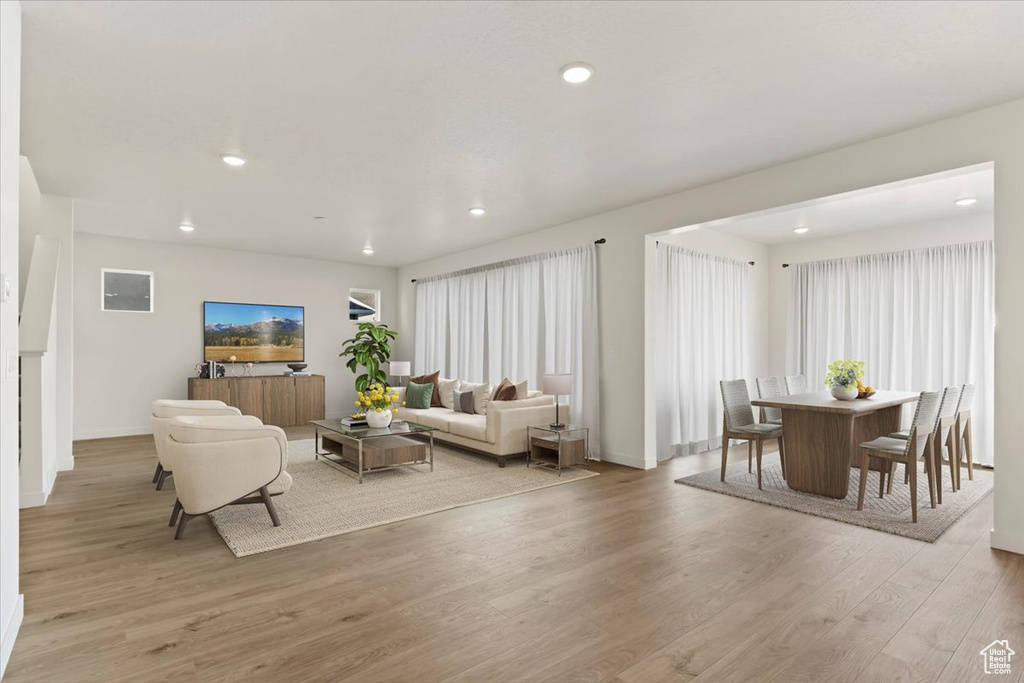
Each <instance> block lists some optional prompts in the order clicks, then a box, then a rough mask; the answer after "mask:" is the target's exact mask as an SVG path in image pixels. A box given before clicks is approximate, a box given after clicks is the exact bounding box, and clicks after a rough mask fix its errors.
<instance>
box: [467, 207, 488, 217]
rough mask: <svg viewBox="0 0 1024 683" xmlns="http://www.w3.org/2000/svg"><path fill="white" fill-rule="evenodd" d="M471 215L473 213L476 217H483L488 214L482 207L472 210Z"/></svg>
mask: <svg viewBox="0 0 1024 683" xmlns="http://www.w3.org/2000/svg"><path fill="white" fill-rule="evenodd" d="M469 213H471V214H472V215H474V216H483V215H484V214H485V213H487V209H485V208H484V207H482V206H474V207H471V208H470V210H469Z"/></svg>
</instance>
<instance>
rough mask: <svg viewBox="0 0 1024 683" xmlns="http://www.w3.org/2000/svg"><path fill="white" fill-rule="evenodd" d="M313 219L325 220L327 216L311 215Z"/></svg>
mask: <svg viewBox="0 0 1024 683" xmlns="http://www.w3.org/2000/svg"><path fill="white" fill-rule="evenodd" d="M313 220H315V221H325V220H327V216H313Z"/></svg>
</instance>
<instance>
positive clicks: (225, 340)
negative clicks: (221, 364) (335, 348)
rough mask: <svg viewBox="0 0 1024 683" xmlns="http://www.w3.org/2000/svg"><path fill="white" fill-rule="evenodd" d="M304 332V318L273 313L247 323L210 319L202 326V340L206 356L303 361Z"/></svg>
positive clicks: (213, 358)
mask: <svg viewBox="0 0 1024 683" xmlns="http://www.w3.org/2000/svg"><path fill="white" fill-rule="evenodd" d="M303 333H304V329H303V325H302V321H301V320H295V319H293V318H280V317H276V316H274V317H271V318H268V319H267V320H260V321H258V322H253V323H247V324H237V323H211V324H209V325H206V327H204V328H203V343H204V346H205V347H206V359H207V360H219V361H223V360H227V359H229V358H230V357H231V356H235V359H236V361H238V362H240V363H244V362H249V361H264V362H266V361H277V362H289V361H301V360H302V359H303V343H304V334H303Z"/></svg>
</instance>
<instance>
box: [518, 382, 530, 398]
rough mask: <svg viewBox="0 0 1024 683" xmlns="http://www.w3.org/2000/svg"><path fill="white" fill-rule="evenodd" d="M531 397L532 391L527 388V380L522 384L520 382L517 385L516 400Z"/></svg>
mask: <svg viewBox="0 0 1024 683" xmlns="http://www.w3.org/2000/svg"><path fill="white" fill-rule="evenodd" d="M529 395H530V390H529V389H527V387H526V380H525V379H524V380H523V381H522V382H519V383H518V384H516V398H517V399H521V398H527V397H529Z"/></svg>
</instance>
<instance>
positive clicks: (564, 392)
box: [540, 374, 572, 429]
mask: <svg viewBox="0 0 1024 683" xmlns="http://www.w3.org/2000/svg"><path fill="white" fill-rule="evenodd" d="M540 390H541V391H543V392H544V393H545V394H548V395H552V394H553V395H554V397H555V421H554V422H552V423H551V424H550V425H548V426H550V427H551V428H552V429H565V425H564V424H562V423H561V422H559V421H558V397H559V396H568V395H569V394H571V393H572V375H568V374H565V375H544V376H543V377H542V378H541V384H540Z"/></svg>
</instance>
